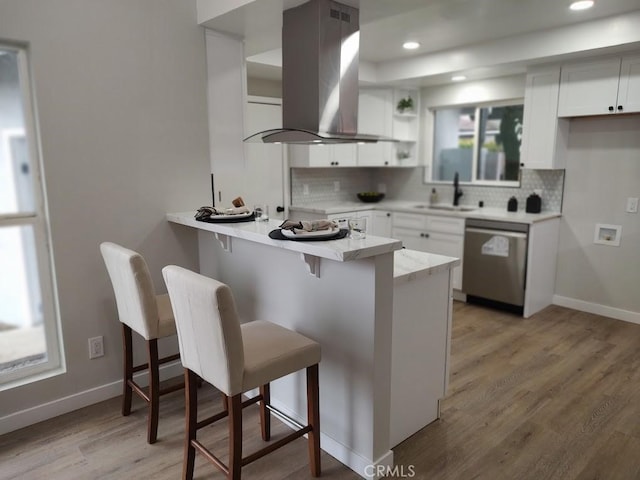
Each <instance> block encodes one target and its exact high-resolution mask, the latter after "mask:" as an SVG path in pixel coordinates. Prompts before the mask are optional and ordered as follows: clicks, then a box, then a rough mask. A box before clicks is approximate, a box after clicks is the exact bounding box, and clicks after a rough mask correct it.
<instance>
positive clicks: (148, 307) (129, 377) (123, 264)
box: [100, 242, 184, 443]
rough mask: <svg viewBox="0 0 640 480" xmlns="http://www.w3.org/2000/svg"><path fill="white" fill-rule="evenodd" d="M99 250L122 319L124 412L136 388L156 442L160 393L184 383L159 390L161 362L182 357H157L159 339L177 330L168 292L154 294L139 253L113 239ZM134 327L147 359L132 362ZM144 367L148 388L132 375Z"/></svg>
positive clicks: (127, 411) (151, 439)
mask: <svg viewBox="0 0 640 480" xmlns="http://www.w3.org/2000/svg"><path fill="white" fill-rule="evenodd" d="M100 252H101V253H102V257H103V258H104V263H105V265H106V267H107V271H108V272H109V278H110V279H111V284H112V286H113V291H114V294H115V297H116V304H117V307H118V317H119V320H120V322H121V323H122V343H123V354H124V362H123V363H124V369H123V370H124V372H123V380H122V381H123V395H122V415H124V416H127V415H129V414H130V413H131V397H132V392H135V393H136V394H137V395H138V396H140V397H141V398H142V399H143V400H144V401H145V402H147V404H148V409H149V413H148V422H147V423H148V426H147V442H149V443H155V441H156V439H157V437H158V417H159V407H160V400H159V399H160V395H164V394H165V393H170V392H174V391H176V390H180V389H181V388H183V387H184V384H183V383H180V384H177V385H172V386H171V387H167V388H165V389H162V390H160V371H159V367H160V365H161V364H163V363H167V362H171V361H174V360H178V359H179V358H180V354H175V355H170V356H167V357H164V358H158V339H159V338H163V337H169V336H171V335H175V334H176V325H175V321H174V320H173V310H172V308H171V302H170V300H169V295H168V294H164V295H156V294H155V291H154V288H153V282H152V280H151V275H150V273H149V269H148V267H147V263H146V262H145V261H144V258H142V256H141V255H140V254H139V253H137V252H134V251H133V250H129V249H128V248H124V247H122V246H120V245H117V244H115V243H111V242H104V243H102V244H100ZM132 331H134V332H136V333H138V334H140V335H141V336H142V337H143V338H144V339H145V341H146V345H147V363H144V364H141V365H135V366H134V365H133V348H132V334H131V332H132ZM142 370H148V374H149V386H148V388H147V389H146V391H145V389H144V388H143V387H141V386H140V385H138V384H137V383H136V382H135V381H134V379H133V374H134V373H136V372H139V371H142Z"/></svg>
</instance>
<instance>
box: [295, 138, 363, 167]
mask: <svg viewBox="0 0 640 480" xmlns="http://www.w3.org/2000/svg"><path fill="white" fill-rule="evenodd" d="M356 164H357V155H356V145H355V144H352V143H344V144H333V145H289V166H291V167H355V166H356Z"/></svg>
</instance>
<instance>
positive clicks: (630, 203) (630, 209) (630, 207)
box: [627, 197, 638, 213]
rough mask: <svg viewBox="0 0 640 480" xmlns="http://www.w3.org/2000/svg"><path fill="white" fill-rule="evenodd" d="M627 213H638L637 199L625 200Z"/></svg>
mask: <svg viewBox="0 0 640 480" xmlns="http://www.w3.org/2000/svg"><path fill="white" fill-rule="evenodd" d="M627 213H638V197H629V198H627Z"/></svg>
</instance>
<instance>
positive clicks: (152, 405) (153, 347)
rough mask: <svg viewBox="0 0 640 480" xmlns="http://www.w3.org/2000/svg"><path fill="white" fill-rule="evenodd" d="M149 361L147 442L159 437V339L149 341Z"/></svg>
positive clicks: (153, 441)
mask: <svg viewBox="0 0 640 480" xmlns="http://www.w3.org/2000/svg"><path fill="white" fill-rule="evenodd" d="M147 349H148V362H149V420H148V431H147V442H149V443H155V442H156V439H157V438H158V417H159V413H160V412H159V410H160V366H159V363H158V340H156V339H153V340H149V341H147Z"/></svg>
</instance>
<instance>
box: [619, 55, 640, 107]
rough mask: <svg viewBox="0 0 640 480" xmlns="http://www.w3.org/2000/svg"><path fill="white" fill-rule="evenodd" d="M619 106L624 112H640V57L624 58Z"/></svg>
mask: <svg viewBox="0 0 640 480" xmlns="http://www.w3.org/2000/svg"><path fill="white" fill-rule="evenodd" d="M618 105H621V106H622V108H623V110H622V111H623V112H626V113H630V112H640V55H636V56H634V57H624V58H623V59H622V62H621V65H620V83H619V85H618Z"/></svg>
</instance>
